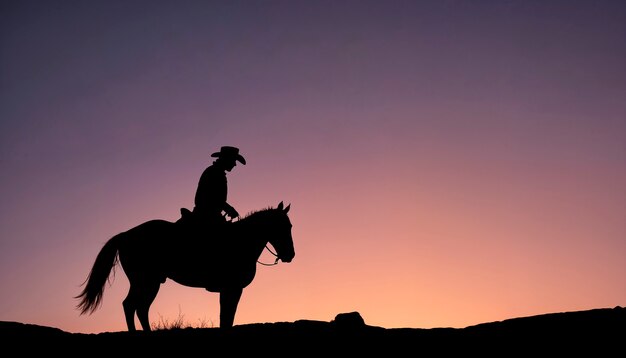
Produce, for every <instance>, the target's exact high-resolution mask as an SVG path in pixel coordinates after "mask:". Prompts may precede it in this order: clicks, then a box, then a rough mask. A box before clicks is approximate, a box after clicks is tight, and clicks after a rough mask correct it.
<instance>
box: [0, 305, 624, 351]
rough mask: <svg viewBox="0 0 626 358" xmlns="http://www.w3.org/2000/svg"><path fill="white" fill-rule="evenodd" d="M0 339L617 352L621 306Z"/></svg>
mask: <svg viewBox="0 0 626 358" xmlns="http://www.w3.org/2000/svg"><path fill="white" fill-rule="evenodd" d="M0 342H3V343H2V347H3V348H4V349H5V351H6V350H8V351H10V352H11V351H12V352H16V353H14V354H13V355H14V356H32V355H33V354H37V355H41V354H42V353H45V354H57V353H58V354H63V356H65V357H67V356H79V355H80V356H83V357H87V356H99V357H101V356H104V355H105V354H106V355H119V356H127V355H128V354H142V356H145V354H149V355H151V356H156V357H158V356H163V355H171V354H174V355H175V356H181V355H183V354H185V355H190V354H194V355H201V356H210V355H217V354H220V355H224V354H230V355H236V356H237V357H240V356H241V355H242V354H246V355H254V356H276V357H281V356H285V355H290V356H293V355H295V356H307V357H309V356H310V355H311V354H324V355H325V356H338V355H341V356H349V357H352V356H354V355H359V356H361V355H364V356H368V357H371V356H372V355H382V356H384V357H387V356H410V357H417V356H449V355H452V354H454V355H457V354H467V353H471V354H472V355H476V354H478V355H482V356H485V355H487V356H515V355H519V354H524V355H529V354H530V355H532V356H545V355H547V354H550V355H556V356H563V355H564V354H576V355H577V356H578V355H580V354H586V355H589V354H591V356H593V357H611V356H623V354H624V352H625V348H626V308H623V307H619V306H618V307H615V308H604V309H593V310H588V311H577V312H563V313H552V314H544V315H538V316H531V317H522V318H514V319H508V320H504V321H499V322H490V323H483V324H479V325H475V326H469V327H466V328H430V329H421V328H382V327H376V326H369V325H367V324H366V323H365V321H364V320H363V318H362V317H361V316H360V314H359V313H358V312H350V313H342V314H339V315H337V316H336V317H335V319H334V320H332V321H330V322H324V321H311V320H299V321H295V322H277V323H259V324H245V325H236V326H235V327H233V328H230V329H219V328H184V329H170V330H159V331H154V332H142V331H139V332H135V333H130V332H105V333H99V334H81V333H69V332H64V331H62V330H59V329H56V328H51V327H43V326H37V325H29V324H23V323H18V322H0Z"/></svg>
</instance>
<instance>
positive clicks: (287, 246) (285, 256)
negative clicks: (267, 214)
mask: <svg viewBox="0 0 626 358" xmlns="http://www.w3.org/2000/svg"><path fill="white" fill-rule="evenodd" d="M290 208H291V204H289V205H287V207H285V208H284V207H283V202H282V201H281V202H280V204H278V206H277V207H276V209H272V210H273V212H274V215H273V217H274V220H275V221H274V224H273V225H274V227H275V230H276V231H275V233H274V235H271V237H270V239H269V243H270V244H271V245H272V246H273V247H274V249H276V255H277V256H278V258H279V259H280V260H281V261H283V262H291V260H293V257H294V256H295V255H296V252H295V250H294V247H293V239H292V237H291V220H289V216H287V213H288V212H289V209H290Z"/></svg>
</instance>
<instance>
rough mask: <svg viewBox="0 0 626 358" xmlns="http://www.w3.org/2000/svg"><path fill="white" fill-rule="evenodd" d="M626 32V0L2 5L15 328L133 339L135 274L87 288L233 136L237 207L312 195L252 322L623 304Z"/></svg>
mask: <svg viewBox="0 0 626 358" xmlns="http://www.w3.org/2000/svg"><path fill="white" fill-rule="evenodd" d="M625 34H626V3H625V2H623V1H605V0H599V1H596V0H594V1H576V0H574V1H553V0H547V1H534V0H531V1H522V0H519V1H517V0H513V1H490V0H486V1H455V0H451V1H398V0H391V1H368V0H362V1H347V0H337V1H326V0H315V1H298V0H296V1H274V0H270V1H140V0H136V1H117V0H114V1H110V0H107V1H99V0H97V1H89V2H85V1H73V0H64V1H29V0H26V1H17V0H9V1H3V2H2V4H1V5H0V165H1V168H2V169H1V170H0V194H1V197H2V201H1V202H0V287H2V294H1V295H0V320H2V321H17V322H22V323H30V324H38V325H45V326H52V327H57V328H60V329H62V330H65V331H69V332H74V333H99V332H106V331H123V330H126V324H125V322H124V316H123V310H122V300H123V299H124V297H125V295H126V293H127V290H128V280H127V279H126V276H125V275H124V274H123V270H122V269H121V268H119V267H118V268H117V270H116V272H115V276H114V277H112V284H111V285H110V286H109V285H107V286H106V289H105V293H104V300H103V305H102V306H101V308H100V309H98V310H97V311H96V312H95V313H93V314H92V315H80V314H79V311H78V310H76V308H75V307H76V304H77V303H78V302H77V300H76V299H74V296H76V295H77V294H78V293H80V290H81V288H82V287H81V284H82V283H83V281H84V280H85V278H86V277H87V274H88V273H89V270H90V269H91V266H92V264H93V262H94V260H95V257H96V255H97V253H98V252H99V250H100V249H101V247H102V245H103V244H104V243H105V242H106V241H107V240H108V239H109V238H111V237H112V236H114V235H116V234H118V233H120V232H123V231H126V230H128V229H130V228H132V227H134V226H137V225H139V224H141V223H143V222H145V221H148V220H151V219H164V220H168V221H175V220H177V219H178V218H179V216H180V208H183V207H184V208H189V209H191V208H193V198H194V194H195V190H196V185H197V183H198V179H199V178H200V174H201V173H202V171H203V170H204V169H205V168H206V167H207V166H208V165H210V164H211V163H212V160H213V159H214V158H211V156H210V154H211V153H213V152H216V151H218V150H219V148H220V147H221V146H224V145H231V146H237V147H239V148H240V150H241V153H242V155H243V156H244V157H245V159H246V161H247V164H246V165H238V166H237V167H235V168H234V170H233V171H232V172H230V173H228V183H229V195H228V201H229V203H230V204H232V205H233V206H234V207H235V208H236V209H237V210H238V211H239V212H240V213H242V214H245V213H248V212H251V211H255V210H259V209H262V208H265V207H268V206H276V205H278V203H279V202H281V201H284V202H285V204H291V210H290V212H289V217H290V219H291V222H292V224H293V229H292V235H293V238H294V245H295V251H296V256H295V258H294V260H293V261H292V262H291V263H280V264H278V265H276V266H263V265H260V264H259V265H258V268H257V275H256V277H255V279H254V281H253V282H252V283H251V284H250V285H249V286H248V287H246V288H245V289H244V291H243V295H242V298H241V301H240V303H239V307H238V310H237V315H236V317H235V325H241V324H248V323H265V322H285V321H288V322H292V321H296V320H300V319H306V320H321V321H330V320H332V319H334V317H335V316H336V315H337V314H339V313H344V312H352V311H358V312H359V313H360V314H361V316H362V317H363V319H364V320H365V322H366V323H367V324H369V325H373V326H381V327H385V328H402V327H404V328H438V327H454V328H463V327H466V326H470V325H474V324H479V323H484V322H493V321H499V320H504V319H509V318H515V317H523V316H531V315H539V314H546V313H555V312H566V311H579V310H589V309H595V308H612V307H615V306H624V305H626V280H625V279H624V278H625V277H626V220H625V219H626V217H625V213H626V100H625V98H626V41H624V36H625ZM209 256H210V255H209V254H207V259H210V258H209ZM272 259H273V257H272V256H271V255H270V254H268V253H267V252H264V253H263V254H262V255H261V257H260V260H261V261H262V262H272V261H273V260H272ZM218 300H219V296H218V294H217V293H212V292H208V291H205V290H203V289H201V288H191V287H185V286H181V285H179V284H177V283H175V282H172V281H170V280H168V281H166V282H165V283H164V284H163V285H161V289H160V292H159V295H158V296H157V298H156V300H155V302H154V304H153V305H152V308H151V311H150V319H151V321H152V323H157V322H161V323H166V322H172V321H175V320H176V319H183V320H184V321H185V322H187V323H188V324H190V325H192V326H204V327H214V326H218V325H219V301H218Z"/></svg>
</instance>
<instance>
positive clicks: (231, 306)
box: [220, 288, 243, 328]
mask: <svg viewBox="0 0 626 358" xmlns="http://www.w3.org/2000/svg"><path fill="white" fill-rule="evenodd" d="M242 292H243V288H234V289H226V290H223V291H221V292H220V328H230V327H232V326H233V323H234V322H235V313H236V312H237V305H238V304H239V299H240V298H241V293H242Z"/></svg>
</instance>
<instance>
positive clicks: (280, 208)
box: [276, 201, 283, 210]
mask: <svg viewBox="0 0 626 358" xmlns="http://www.w3.org/2000/svg"><path fill="white" fill-rule="evenodd" d="M276 209H278V210H283V202H282V201H281V202H280V204H278V207H277V208H276Z"/></svg>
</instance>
